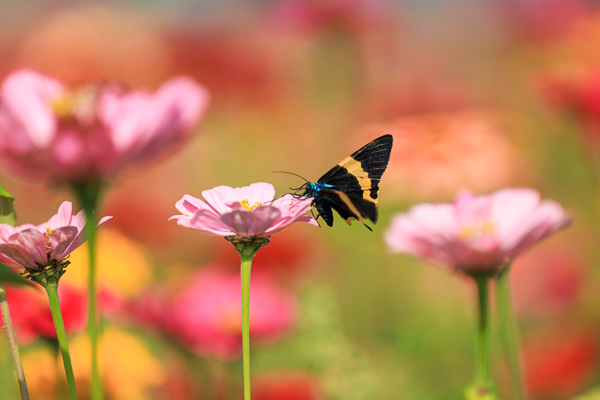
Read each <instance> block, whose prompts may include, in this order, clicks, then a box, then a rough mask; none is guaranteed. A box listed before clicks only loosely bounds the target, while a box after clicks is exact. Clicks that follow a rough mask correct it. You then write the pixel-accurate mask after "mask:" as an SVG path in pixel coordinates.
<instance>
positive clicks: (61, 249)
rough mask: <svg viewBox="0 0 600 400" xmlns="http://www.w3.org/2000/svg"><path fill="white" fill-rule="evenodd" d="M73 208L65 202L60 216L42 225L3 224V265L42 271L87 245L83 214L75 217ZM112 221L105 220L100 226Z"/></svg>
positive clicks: (0, 236) (0, 231) (0, 229)
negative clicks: (85, 243)
mask: <svg viewBox="0 0 600 400" xmlns="http://www.w3.org/2000/svg"><path fill="white" fill-rule="evenodd" d="M72 207H73V206H72V204H71V202H69V201H65V202H63V203H62V204H61V205H60V207H59V208H58V213H57V214H55V215H53V216H52V218H50V219H49V220H48V221H46V222H43V223H41V224H39V225H33V224H24V225H19V226H11V225H6V224H0V262H1V263H3V264H5V265H8V266H9V267H25V268H26V269H28V270H42V269H44V267H46V266H48V265H50V264H52V263H53V262H56V261H61V260H63V259H65V258H66V257H67V256H68V255H69V254H71V252H73V250H75V249H76V248H78V247H79V246H81V245H82V244H83V242H85V233H84V229H83V228H84V226H85V223H86V221H85V216H84V215H83V211H80V212H79V213H77V215H72ZM110 218H112V217H104V218H102V219H101V220H100V222H99V223H98V225H100V224H102V223H104V222H105V221H107V220H108V219H110Z"/></svg>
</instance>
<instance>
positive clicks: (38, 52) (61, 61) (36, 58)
mask: <svg viewBox="0 0 600 400" xmlns="http://www.w3.org/2000/svg"><path fill="white" fill-rule="evenodd" d="M28 22H30V24H29V25H25V26H24V28H22V31H20V32H19V31H18V32H16V33H15V34H14V36H15V37H13V38H12V40H11V46H10V47H9V48H4V49H3V50H0V55H1V56H2V59H3V63H2V67H1V68H2V70H3V71H4V72H6V71H9V70H11V69H14V68H18V67H24V66H26V67H30V68H35V69H39V70H41V71H44V72H46V73H48V74H50V75H54V76H56V77H57V78H59V79H60V80H63V81H65V82H66V83H68V84H76V85H78V84H82V83H84V82H89V81H94V80H105V79H109V80H122V81H126V82H130V83H131V84H133V85H135V86H138V85H140V86H146V85H150V86H157V85H158V84H159V83H160V82H161V81H164V80H165V79H167V78H168V77H169V76H170V74H171V71H170V66H171V64H170V60H169V57H168V43H167V41H166V40H165V38H164V37H162V33H161V30H160V23H159V20H158V18H154V17H152V16H151V15H150V14H149V13H147V12H141V11H139V10H138V11H134V10H133V9H131V8H124V7H110V6H103V5H99V4H97V3H96V4H92V3H86V4H80V5H77V6H75V5H70V6H69V7H65V8H56V9H51V8H50V9H48V7H46V8H44V10H43V12H37V13H35V12H34V13H33V14H32V15H31V16H30V18H29V19H28Z"/></svg>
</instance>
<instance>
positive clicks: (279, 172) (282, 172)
mask: <svg viewBox="0 0 600 400" xmlns="http://www.w3.org/2000/svg"><path fill="white" fill-rule="evenodd" d="M271 172H273V173H276V174H288V175H294V176H297V177H298V178H302V179H304V180H305V181H306V182H308V179H306V178H305V177H303V176H302V175H298V174H295V173H293V172H288V171H271Z"/></svg>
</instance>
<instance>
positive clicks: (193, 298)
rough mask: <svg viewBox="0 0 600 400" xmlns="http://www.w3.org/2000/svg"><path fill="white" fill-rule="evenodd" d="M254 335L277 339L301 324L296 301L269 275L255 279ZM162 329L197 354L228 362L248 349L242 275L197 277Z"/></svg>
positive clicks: (211, 272)
mask: <svg viewBox="0 0 600 400" xmlns="http://www.w3.org/2000/svg"><path fill="white" fill-rule="evenodd" d="M250 313H251V314H252V319H251V321H250V335H251V336H252V337H253V338H257V339H258V338H261V339H276V338H278V337H280V336H281V335H282V334H284V333H285V332H286V330H288V329H289V328H290V326H291V325H292V323H293V322H294V321H295V320H296V299H295V297H294V296H293V295H292V294H291V293H287V292H285V291H284V290H282V289H280V288H279V287H278V286H277V285H276V284H275V283H274V282H273V281H272V280H271V279H270V278H269V277H268V276H267V275H264V274H254V276H253V277H252V296H251V297H250ZM162 326H163V329H165V330H166V331H167V333H169V334H170V335H172V336H174V337H175V338H177V339H178V340H179V341H180V342H182V343H183V344H184V345H185V346H187V347H188V348H189V349H190V350H191V351H193V352H196V353H198V354H204V355H209V356H213V357H217V358H222V359H232V358H237V357H239V356H240V355H241V349H242V341H241V336H242V294H241V292H240V277H239V274H235V273H227V272H221V271H218V270H216V269H213V268H208V269H204V270H202V271H200V272H198V273H197V274H195V275H193V276H192V277H191V278H190V280H189V283H188V285H187V286H186V287H185V288H184V289H183V290H182V291H181V294H180V295H179V296H178V297H176V298H175V299H174V300H173V301H172V302H171V303H170V305H168V306H167V307H166V308H165V309H164V312H163V314H162Z"/></svg>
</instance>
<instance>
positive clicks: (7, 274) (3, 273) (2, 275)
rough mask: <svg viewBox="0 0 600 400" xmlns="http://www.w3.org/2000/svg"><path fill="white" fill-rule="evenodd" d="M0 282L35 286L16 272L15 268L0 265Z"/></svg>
mask: <svg viewBox="0 0 600 400" xmlns="http://www.w3.org/2000/svg"><path fill="white" fill-rule="evenodd" d="M0 281H2V282H4V283H8V284H10V285H21V286H33V284H32V283H31V282H29V281H28V280H27V279H25V278H23V277H22V276H21V275H19V274H18V273H17V272H16V269H15V268H10V267H7V266H6V265H4V264H0Z"/></svg>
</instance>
